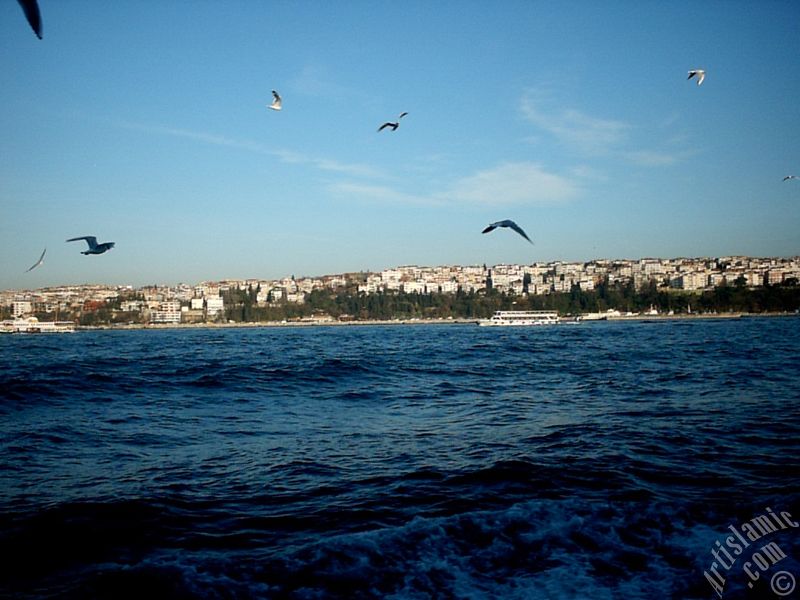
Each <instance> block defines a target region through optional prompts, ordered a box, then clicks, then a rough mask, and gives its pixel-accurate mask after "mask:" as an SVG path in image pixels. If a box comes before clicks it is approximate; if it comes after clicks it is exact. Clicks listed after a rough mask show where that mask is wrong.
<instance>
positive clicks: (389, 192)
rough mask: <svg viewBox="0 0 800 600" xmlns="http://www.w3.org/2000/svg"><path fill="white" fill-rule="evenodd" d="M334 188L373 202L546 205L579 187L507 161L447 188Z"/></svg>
mask: <svg viewBox="0 0 800 600" xmlns="http://www.w3.org/2000/svg"><path fill="white" fill-rule="evenodd" d="M329 189H330V190H331V191H332V192H335V193H337V194H340V195H344V196H348V197H351V198H358V199H361V200H366V201H372V202H390V203H397V204H418V205H439V206H441V205H452V206H458V205H462V206H463V205H467V204H468V205H476V206H487V207H488V206H508V205H515V204H516V205H524V204H527V205H544V204H557V203H560V202H565V201H567V200H570V199H572V198H574V197H575V196H577V195H578V194H579V193H580V188H579V186H578V185H577V184H575V183H574V182H573V181H572V180H570V179H568V178H566V177H562V176H561V175H557V174H554V173H549V172H547V171H545V170H544V169H543V168H542V167H541V166H540V165H538V164H535V163H528V162H517V163H505V164H501V165H499V166H496V167H493V168H491V169H485V170H482V171H478V172H476V173H474V174H472V175H468V176H466V177H463V178H460V179H457V180H455V181H453V182H452V183H451V184H449V185H447V186H446V187H445V188H444V189H439V190H433V191H429V192H427V193H419V194H411V193H406V192H401V191H398V190H395V189H393V188H391V187H388V186H377V185H364V184H361V183H352V182H351V183H336V184H332V185H331V186H329Z"/></svg>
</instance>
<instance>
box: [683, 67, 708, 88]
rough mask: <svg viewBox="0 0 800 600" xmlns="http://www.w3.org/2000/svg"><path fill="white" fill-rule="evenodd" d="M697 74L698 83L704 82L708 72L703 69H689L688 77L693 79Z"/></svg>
mask: <svg viewBox="0 0 800 600" xmlns="http://www.w3.org/2000/svg"><path fill="white" fill-rule="evenodd" d="M695 75H697V85H700V84H701V83H703V79H705V78H706V72H705V71H704V70H703V69H695V70H693V71H689V76H688V77H687V78H686V79H691V78H692V77H694V76H695Z"/></svg>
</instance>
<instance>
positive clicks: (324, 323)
mask: <svg viewBox="0 0 800 600" xmlns="http://www.w3.org/2000/svg"><path fill="white" fill-rule="evenodd" d="M798 316H800V315H798V313H795V312H762V313H744V312H722V313H697V314H675V315H663V314H659V315H646V314H635V315H622V316H615V317H610V318H608V319H603V321H606V322H617V321H640V322H641V321H686V320H697V319H740V318H774V317H798ZM477 322H478V319H465V318H452V319H439V318H435V319H422V318H420V319H365V320H358V321H357V320H352V321H335V320H321V321H314V320H299V321H263V322H251V323H243V322H232V323H130V324H107V325H80V326H78V327H76V329H77V330H78V331H103V330H111V331H120V330H139V329H142V330H170V329H254V328H278V329H279V328H287V327H365V326H379V325H384V326H385V325H474V324H476V323H477ZM594 322H596V321H577V320H576V319H575V318H573V317H565V318H564V321H563V323H562V324H567V323H578V324H582V325H587V324H591V323H594Z"/></svg>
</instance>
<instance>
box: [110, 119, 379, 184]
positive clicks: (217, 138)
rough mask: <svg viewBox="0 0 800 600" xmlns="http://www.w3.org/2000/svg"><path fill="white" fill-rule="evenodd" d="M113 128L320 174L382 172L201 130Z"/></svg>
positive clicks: (370, 174)
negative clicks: (220, 148) (260, 157)
mask: <svg viewBox="0 0 800 600" xmlns="http://www.w3.org/2000/svg"><path fill="white" fill-rule="evenodd" d="M113 124H114V125H116V126H117V127H122V128H125V129H131V130H134V131H142V132H145V133H152V134H155V135H166V136H172V137H180V138H185V139H190V140H194V141H197V142H201V143H204V144H211V145H214V146H223V147H227V148H235V149H238V150H246V151H248V152H255V153H257V154H264V155H267V156H272V157H275V158H277V159H278V160H280V161H281V162H284V163H289V164H301V165H311V166H313V167H315V168H317V169H319V170H322V171H332V172H335V173H344V174H347V175H352V176H356V177H382V176H383V173H382V171H380V170H379V169H376V168H374V167H371V166H369V165H364V164H358V163H343V162H340V161H337V160H335V159H330V158H319V157H314V156H308V155H306V154H302V153H299V152H294V151H293V150H286V149H280V148H272V147H270V146H267V145H266V144H262V143H260V142H255V141H252V140H246V139H238V138H231V137H227V136H223V135H218V134H214V133H208V132H204V131H192V130H189V129H179V128H175V127H166V126H163V125H148V124H142V123H133V122H130V121H114V122H113Z"/></svg>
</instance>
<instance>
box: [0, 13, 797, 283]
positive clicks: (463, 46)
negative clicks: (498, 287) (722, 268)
mask: <svg viewBox="0 0 800 600" xmlns="http://www.w3.org/2000/svg"><path fill="white" fill-rule="evenodd" d="M41 8H42V20H43V23H44V28H43V29H44V35H43V39H42V40H39V39H37V38H36V36H35V35H33V33H32V32H31V30H30V28H29V27H28V25H27V23H26V22H25V18H24V15H23V14H22V11H21V10H20V8H19V6H18V5H17V3H14V2H8V3H3V4H2V6H0V29H1V30H2V33H3V35H2V36H0V49H2V51H0V101H1V102H2V103H3V106H4V107H5V108H6V110H4V111H3V113H2V114H0V152H2V154H3V157H4V158H3V161H0V206H2V209H3V213H2V214H3V217H2V220H0V253H2V256H3V261H2V266H1V268H0V289H3V290H6V289H39V288H42V287H47V286H51V285H70V284H80V283H82V282H92V281H94V282H105V283H108V284H120V285H123V284H131V285H134V286H137V287H138V286H142V285H146V284H149V283H153V282H161V283H163V284H176V283H178V282H180V281H186V280H189V281H202V280H221V279H249V278H264V279H279V278H281V277H286V276H288V275H290V274H296V275H297V276H304V277H314V276H318V275H315V274H319V273H344V272H354V271H373V272H374V271H381V270H383V269H386V268H391V267H392V265H401V264H429V265H430V264H433V265H448V264H449V265H470V264H530V263H533V262H552V261H556V260H561V261H565V262H576V261H577V262H587V261H590V260H593V259H594V258H596V257H598V256H605V257H609V259H611V260H629V259H628V258H626V257H633V256H639V257H646V256H651V257H654V256H680V255H683V256H694V257H701V256H729V255H737V256H741V255H745V256H762V257H769V256H781V257H790V256H796V255H798V254H800V245H799V244H798V242H800V236H798V235H797V231H799V230H800V184H798V182H797V181H796V180H788V181H784V180H783V178H784V177H785V176H787V175H790V174H797V173H798V172H800V144H799V143H798V140H800V119H798V113H797V109H796V100H795V99H796V98H797V97H798V96H800V65H798V63H797V60H796V57H797V56H798V54H799V51H800V39H798V36H797V35H796V27H795V26H794V25H795V24H796V22H797V20H798V17H800V6H799V5H798V4H797V3H795V2H774V3H769V4H759V3H750V2H732V3H731V2H729V3H705V4H702V5H696V4H694V3H690V2H679V3H671V4H669V5H661V4H657V3H646V4H644V5H642V4H641V3H634V2H621V3H618V4H614V5H612V6H599V5H595V4H592V3H589V2H572V3H566V4H563V5H536V4H533V3H528V2H504V3H502V4H501V5H500V6H499V9H498V10H492V11H488V12H487V11H486V7H485V5H482V4H480V3H475V2H466V3H458V4H455V3H453V4H449V3H443V4H437V5H428V4H425V3H416V2H415V3H411V4H410V5H408V6H406V7H405V8H404V10H402V11H397V10H396V7H393V6H389V5H382V4H379V5H366V4H362V3H347V4H344V5H336V6H324V5H319V4H317V3H308V2H301V3H293V4H278V5H275V6H266V5H262V4H261V3H254V2H253V3H250V2H234V3H223V4H214V3H198V4H194V5H192V6H191V10H190V11H189V10H188V7H187V5H186V3H178V2H165V3H159V4H157V5H155V4H154V5H148V6H147V7H146V9H144V8H143V7H142V5H141V4H140V3H126V2H123V3H116V4H114V5H108V4H106V3H100V2H95V1H90V0H76V1H74V2H70V3H50V4H47V5H43V6H42V7H41ZM174 23H182V24H183V26H181V27H177V28H175V27H172V26H171V25H170V24H174ZM387 23H391V25H390V26H387ZM698 23H702V24H703V25H702V27H699V26H687V24H698ZM345 25H346V26H345ZM349 32H356V33H357V35H356V37H355V38H354V37H352V36H351V34H350V33H349ZM697 68H703V69H705V70H706V78H705V80H704V82H703V85H702V86H699V87H698V86H697V85H696V84H695V81H694V80H687V73H688V71H689V70H692V69H697ZM772 73H780V77H770V74H772ZM273 89H274V90H277V91H278V92H279V93H280V95H281V96H282V100H283V106H282V110H281V111H280V112H277V111H271V110H269V109H268V108H267V106H268V105H269V103H270V102H271V101H272V94H271V91H272V90H273ZM404 111H407V112H408V115H406V116H405V117H403V121H402V124H401V125H400V127H399V128H398V129H397V131H387V130H384V131H383V132H381V133H378V132H377V131H376V130H377V128H378V127H379V126H380V124H381V123H383V122H386V121H387V120H393V119H395V118H396V117H397V115H398V114H400V113H401V112H404ZM505 218H511V219H513V220H514V221H515V222H517V223H518V224H519V225H520V226H521V227H523V228H524V230H525V231H526V232H527V233H528V234H529V235H530V237H531V239H532V240H533V242H534V245H533V246H531V245H530V244H528V243H527V242H525V241H524V240H522V239H521V238H519V236H516V235H515V234H513V232H509V231H508V230H505V231H502V230H499V231H495V232H494V233H492V234H491V235H488V236H483V235H481V233H480V232H481V230H482V229H483V228H484V227H486V226H487V225H488V224H489V223H492V222H495V221H497V220H499V219H505ZM85 235H95V236H97V238H98V240H101V241H107V240H108V241H114V242H116V247H115V248H114V249H113V250H111V251H109V252H106V253H105V254H103V255H101V256H81V255H80V253H79V250H82V248H78V247H77V245H76V244H68V243H65V240H66V239H69V238H73V237H76V236H85ZM45 248H47V253H46V256H45V258H44V262H43V264H42V265H41V266H39V267H38V268H36V269H34V270H32V271H31V272H28V273H26V272H25V270H26V269H28V268H29V267H30V266H31V265H32V264H33V263H34V262H35V261H36V258H37V257H38V256H40V254H41V253H42V251H43V250H44V249H45Z"/></svg>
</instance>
